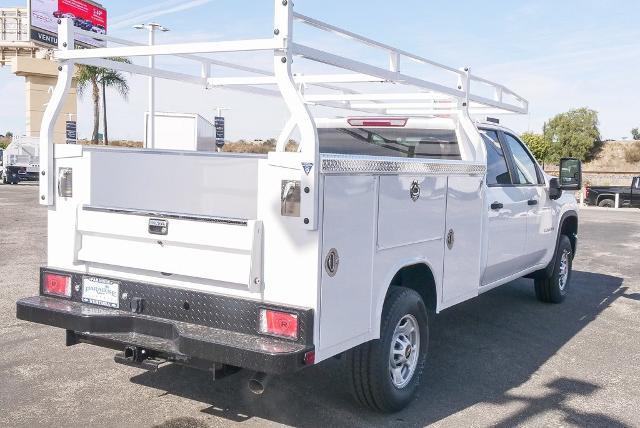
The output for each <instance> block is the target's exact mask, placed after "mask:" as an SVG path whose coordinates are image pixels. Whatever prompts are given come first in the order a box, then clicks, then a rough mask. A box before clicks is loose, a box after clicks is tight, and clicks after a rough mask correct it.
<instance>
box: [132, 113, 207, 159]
mask: <svg viewBox="0 0 640 428" xmlns="http://www.w3.org/2000/svg"><path fill="white" fill-rule="evenodd" d="M150 122H151V121H150V120H149V112H146V113H145V122H144V123H145V133H144V147H146V148H149V149H159V150H185V151H198V152H214V151H216V139H215V136H216V130H215V127H214V126H213V124H212V123H211V122H209V121H208V120H206V119H205V118H203V117H202V116H200V115H199V114H195V113H167V112H157V113H155V114H154V119H153V122H154V124H155V126H154V129H155V132H154V133H153V142H151V141H150V140H151V139H150V132H149V127H150V126H151V125H150Z"/></svg>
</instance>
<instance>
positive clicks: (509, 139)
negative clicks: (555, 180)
mask: <svg viewBox="0 0 640 428" xmlns="http://www.w3.org/2000/svg"><path fill="white" fill-rule="evenodd" d="M504 140H505V142H506V143H507V146H509V150H510V151H511V154H512V155H513V163H514V165H513V168H514V169H515V174H516V175H517V176H518V181H519V183H520V184H524V185H527V184H531V185H536V184H541V182H540V175H539V174H538V168H537V167H536V163H535V161H534V160H533V159H532V158H531V155H529V152H527V150H526V149H525V148H524V146H523V145H522V143H521V142H520V141H519V140H518V139H516V138H515V137H514V136H513V135H510V134H507V133H505V134H504Z"/></svg>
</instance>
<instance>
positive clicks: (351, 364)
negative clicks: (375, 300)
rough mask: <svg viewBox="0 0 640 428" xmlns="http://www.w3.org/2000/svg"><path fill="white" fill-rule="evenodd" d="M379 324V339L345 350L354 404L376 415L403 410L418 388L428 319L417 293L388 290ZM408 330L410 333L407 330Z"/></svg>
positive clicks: (426, 346) (425, 353) (424, 352)
mask: <svg viewBox="0 0 640 428" xmlns="http://www.w3.org/2000/svg"><path fill="white" fill-rule="evenodd" d="M380 323H381V325H380V339H377V340H373V341H371V342H367V343H364V344H362V345H360V346H358V347H356V348H354V349H352V350H351V351H349V352H348V353H347V359H346V360H347V361H346V363H347V367H348V374H349V379H350V382H351V386H352V393H353V395H354V397H355V399H356V401H358V403H360V404H361V405H363V406H365V407H369V408H371V409H372V410H375V411H378V412H383V413H393V412H397V411H399V410H402V409H403V408H404V407H406V406H407V405H408V404H409V403H410V402H411V400H413V398H414V396H415V392H416V390H417V389H418V387H419V386H420V381H421V379H422V372H423V369H424V364H425V360H426V357H427V350H428V344H429V317H428V314H427V309H426V307H425V305H424V302H423V301H422V298H421V297H420V295H419V294H418V293H416V292H415V291H413V290H411V289H409V288H402V287H392V288H391V289H390V291H389V294H388V296H387V298H386V300H385V303H384V307H383V309H382V319H381V321H380ZM412 327H413V333H411V332H410V330H409V329H410V328H412ZM406 345H408V346H406ZM392 346H393V348H392ZM416 348H417V349H418V354H417V355H416V354H415V351H416ZM392 349H395V350H396V352H395V353H392ZM392 367H393V368H395V370H394V373H395V380H392Z"/></svg>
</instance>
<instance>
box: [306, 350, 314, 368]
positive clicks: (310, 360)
mask: <svg viewBox="0 0 640 428" xmlns="http://www.w3.org/2000/svg"><path fill="white" fill-rule="evenodd" d="M315 362H316V352H315V351H308V352H306V353H305V354H304V365H305V366H310V365H312V364H314V363H315Z"/></svg>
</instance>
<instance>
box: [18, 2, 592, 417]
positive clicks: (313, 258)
mask: <svg viewBox="0 0 640 428" xmlns="http://www.w3.org/2000/svg"><path fill="white" fill-rule="evenodd" d="M274 9H275V18H274V31H273V35H272V36H270V37H268V38H264V39H252V40H238V41H216V42H203V43H186V44H180V43H179V44H168V45H154V46H147V45H136V44H132V43H131V42H126V41H122V40H121V39H116V38H111V37H110V36H104V38H105V40H108V41H110V42H112V43H115V44H119V45H124V46H115V47H108V48H105V49H84V50H75V49H74V48H73V45H74V44H73V43H72V41H73V33H74V32H75V33H78V32H81V30H78V29H75V28H73V25H72V23H71V22H70V21H69V20H67V19H62V20H61V23H60V26H59V43H60V44H59V49H58V50H56V51H55V53H54V57H55V59H56V60H57V61H58V63H59V66H60V68H61V71H60V74H59V79H58V83H57V85H56V88H55V90H54V93H53V97H52V100H51V102H50V104H49V106H48V109H47V111H46V113H45V118H44V122H43V128H42V133H41V135H42V137H41V140H40V144H41V154H42V159H43V162H42V168H41V174H42V176H43V177H44V179H43V180H41V183H40V192H39V198H40V202H41V204H43V205H45V206H47V207H48V216H49V235H48V239H49V254H48V263H47V266H46V267H44V268H43V269H42V270H41V281H40V293H39V294H38V295H37V296H34V297H30V298H26V299H21V300H20V301H19V302H18V304H17V316H18V318H20V319H23V320H30V321H33V322H39V323H43V324H47V325H51V326H56V327H60V328H63V329H66V330H67V344H68V345H73V344H76V343H80V342H86V343H91V344H95V345H99V346H105V347H111V348H114V349H119V350H121V352H120V353H119V354H117V355H116V361H118V362H122V363H126V364H134V365H139V366H143V367H147V368H153V367H157V365H158V364H159V363H161V362H173V363H179V364H185V365H189V366H194V367H198V368H202V369H205V370H210V371H212V372H213V373H214V375H215V376H218V375H222V374H224V373H228V372H229V371H230V370H229V369H231V371H233V370H234V369H236V368H244V369H250V370H253V371H255V372H256V374H255V376H253V377H252V381H251V382H250V387H251V389H252V391H254V392H261V391H262V390H263V388H264V379H265V376H267V375H274V374H281V373H287V372H295V371H297V370H300V369H303V368H305V367H309V366H311V365H313V364H318V363H320V362H322V361H324V360H327V359H329V358H331V357H334V356H339V355H344V356H345V358H344V359H343V360H344V362H345V364H347V367H348V369H349V370H350V375H349V376H346V377H345V381H349V382H352V383H353V386H354V391H355V393H356V398H357V399H358V400H359V401H360V402H362V403H364V404H366V405H369V406H370V407H372V408H374V409H377V410H380V411H395V410H398V409H400V408H402V407H403V406H406V405H407V404H408V403H409V401H410V400H411V398H412V397H413V395H414V394H415V392H416V389H417V388H418V386H419V385H420V382H421V379H422V376H421V375H422V371H423V367H424V364H425V363H426V354H427V343H428V337H429V334H428V331H429V317H428V315H427V313H428V311H432V312H435V313H438V312H440V311H442V310H445V309H446V308H449V307H451V306H453V305H455V304H457V303H460V302H463V301H465V300H468V299H471V298H473V297H475V296H478V295H479V294H480V293H484V292H486V291H487V290H491V289H493V288H495V287H497V286H499V285H502V284H505V283H507V282H509V281H511V280H513V279H515V278H519V277H522V276H529V277H531V278H535V281H534V284H535V290H536V295H537V297H538V298H539V299H540V300H542V301H544V302H556V303H558V302H561V301H562V300H563V299H564V297H565V296H566V294H567V292H568V291H569V289H570V279H571V263H572V260H573V255H574V254H575V250H576V244H577V227H578V222H577V216H578V214H577V205H576V201H575V198H573V196H572V195H571V194H570V193H569V192H563V190H569V189H575V188H576V187H579V186H580V179H581V176H580V168H579V166H580V165H579V162H576V161H575V160H571V159H568V160H563V164H565V165H563V167H562V168H561V171H576V173H575V175H572V176H570V177H569V176H563V177H561V181H558V179H555V178H553V177H550V176H548V175H546V174H545V173H544V172H543V171H542V169H541V168H540V166H539V165H538V163H537V162H536V161H535V159H534V158H533V156H531V154H530V152H529V151H528V149H527V148H526V147H525V146H524V145H523V144H522V142H521V141H520V140H519V139H518V137H517V135H516V134H515V133H513V132H512V131H510V130H508V129H506V128H504V127H501V126H499V125H496V124H492V123H479V122H475V121H474V120H472V118H471V115H473V114H479V115H486V114H492V115H494V114H505V113H526V112H527V108H528V106H527V102H526V101H525V100H524V99H523V98H521V97H520V96H518V95H517V94H515V93H514V92H512V91H511V90H509V89H508V88H506V87H504V86H502V85H499V84H497V83H493V82H491V81H489V80H485V79H482V78H480V77H477V76H475V75H473V74H471V72H470V70H469V69H468V68H464V69H456V68H452V67H448V66H445V65H442V64H438V63H436V62H434V61H432V60H429V59H427V58H423V57H420V56H418V55H415V54H411V53H409V52H406V51H402V50H399V49H395V48H393V47H390V46H388V45H385V44H382V43H379V42H376V41H374V40H371V39H368V38H365V37H362V36H359V35H357V34H354V33H352V32H349V31H347V30H343V29H340V28H337V27H335V26H332V25H330V24H327V23H324V22H321V21H318V20H315V19H313V18H310V17H307V16H304V15H301V14H299V13H296V12H294V9H293V2H290V1H282V0H275V1H274ZM294 22H297V23H298V24H300V23H301V24H302V25H310V26H312V27H315V28H318V29H320V30H324V31H327V32H329V33H332V34H339V35H342V36H344V37H347V38H349V39H351V40H352V41H355V42H360V43H363V44H364V45H366V46H369V47H373V48H375V49H377V50H379V51H380V52H382V53H383V55H386V56H388V59H389V66H388V68H383V67H379V66H376V65H373V64H370V63H365V62H361V61H357V60H354V59H351V58H347V57H344V56H339V55H336V54H333V53H331V52H327V51H325V50H322V49H321V48H317V47H311V46H308V45H306V44H302V43H300V42H299V41H298V40H297V39H295V38H294V37H293V27H294ZM92 37H95V34H92ZM256 51H261V52H267V53H269V54H272V55H273V67H272V69H268V70H264V69H258V68H252V67H247V66H245V65H237V64H233V63H229V62H226V61H220V60H218V59H213V58H211V57H207V56H205V55H204V54H207V53H217V54H219V55H220V54H224V53H226V52H234V53H242V52H248V53H249V54H251V53H253V52H256ZM149 55H176V56H177V57H178V58H181V59H185V60H190V61H195V62H198V63H200V64H202V65H203V67H202V71H203V74H200V75H197V76H193V75H186V74H182V73H177V72H175V71H170V70H163V69H157V68H153V69H152V68H147V67H142V66H139V65H133V64H127V63H121V62H114V61H110V60H109V59H108V58H113V57H137V56H149ZM219 55H218V56H219ZM293 58H296V65H298V64H300V63H303V66H304V70H305V71H306V73H305V74H296V73H294V69H293V68H292V64H293ZM407 59H409V60H411V61H414V62H417V63H419V64H422V65H424V66H425V67H431V68H435V69H436V70H437V71H439V72H441V73H446V74H448V75H449V76H450V79H449V80H447V81H444V82H443V81H440V82H436V81H433V80H430V79H429V78H428V77H425V76H429V75H430V74H429V73H428V72H425V73H424V74H420V75H415V74H408V73H406V72H403V71H402V68H401V61H402V60H407ZM305 63H306V64H305ZM74 64H89V65H97V66H101V67H108V68H113V69H115V70H121V71H125V72H133V73H138V74H143V75H148V76H155V77H157V78H165V79H171V80H177V81H181V82H185V83H189V84H196V85H201V86H202V87H206V88H217V87H225V88H229V89H240V90H243V91H249V92H251V93H254V94H256V95H267V96H276V97H280V98H281V99H283V100H284V101H285V104H286V106H287V109H288V111H289V113H290V114H291V118H290V120H289V121H288V123H287V124H286V125H285V126H284V127H283V129H282V132H281V134H280V137H279V138H278V143H277V145H276V150H275V151H274V152H271V153H269V154H268V155H266V156H253V155H240V154H238V155H230V154H224V153H205V152H187V151H161V150H120V149H105V148H99V147H82V146H73V145H65V146H54V145H53V124H54V123H55V120H56V117H57V115H58V114H59V113H60V107H61V105H62V102H63V100H64V95H65V93H66V91H67V89H68V88H69V86H70V84H71V80H72V76H73V66H74ZM316 64H323V65H327V64H328V65H331V66H333V67H334V68H335V69H337V71H335V72H333V73H331V72H329V73H328V72H327V67H321V69H320V70H321V71H320V72H318V73H316V74H313V71H312V70H313V66H314V65H316ZM212 65H213V66H217V67H224V68H227V69H231V70H237V71H240V72H241V75H240V76H237V77H224V78H220V77H211V76H210V75H209V74H208V71H207V70H210V69H211V66H212ZM487 93H489V94H490V95H487ZM256 100H257V99H256ZM317 105H321V106H327V107H334V108H335V107H337V108H340V109H342V110H344V109H347V110H348V113H347V114H346V115H344V116H342V117H338V118H317V117H315V116H314V109H315V106H317ZM295 129H297V130H298V132H299V135H300V145H299V150H298V151H297V152H287V151H286V150H285V146H286V143H287V142H288V141H289V138H290V136H291V134H292V132H293V131H294V130H295ZM570 164H571V167H569V166H570ZM170 167H177V168H179V169H180V171H182V172H183V173H184V174H185V175H184V180H182V181H184V182H187V183H189V185H185V186H180V185H179V183H175V182H168V181H167V180H166V179H165V177H166V168H170ZM113 170H117V171H118V179H117V180H114V179H113V174H111V173H110V172H111V171H113ZM563 175H566V174H563ZM560 183H562V185H561V184H560Z"/></svg>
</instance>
